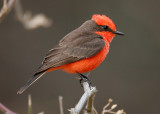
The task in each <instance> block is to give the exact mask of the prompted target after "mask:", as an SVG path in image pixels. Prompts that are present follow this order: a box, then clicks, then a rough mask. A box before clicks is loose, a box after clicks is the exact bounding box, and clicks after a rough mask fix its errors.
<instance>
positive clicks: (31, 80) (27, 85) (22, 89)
mask: <svg viewBox="0 0 160 114" xmlns="http://www.w3.org/2000/svg"><path fill="white" fill-rule="evenodd" d="M45 73H46V71H44V72H40V73H36V74H35V75H34V76H33V77H32V78H31V79H29V80H28V81H27V83H26V84H25V85H24V86H23V87H21V88H20V89H19V91H18V92H17V94H22V93H23V92H24V91H25V90H26V89H27V88H28V87H29V86H31V85H32V84H33V83H34V82H35V81H37V80H38V79H39V78H41V77H42V76H43V75H44V74H45Z"/></svg>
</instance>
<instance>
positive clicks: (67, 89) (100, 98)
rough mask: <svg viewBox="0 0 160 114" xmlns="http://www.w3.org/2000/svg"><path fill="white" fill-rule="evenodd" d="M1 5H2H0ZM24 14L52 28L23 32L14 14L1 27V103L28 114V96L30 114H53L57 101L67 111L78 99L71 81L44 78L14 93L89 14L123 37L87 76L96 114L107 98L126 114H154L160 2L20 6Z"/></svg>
mask: <svg viewBox="0 0 160 114" xmlns="http://www.w3.org/2000/svg"><path fill="white" fill-rule="evenodd" d="M0 3H1V5H2V3H3V1H2V0H0ZM21 3H22V6H23V8H24V10H31V11H32V13H33V14H37V13H44V14H45V15H47V16H48V17H49V18H51V19H53V26H51V27H49V28H38V29H36V30H33V31H29V30H26V29H24V27H23V26H22V25H21V24H20V23H19V22H18V21H17V20H16V17H15V13H14V11H11V12H10V13H9V15H8V16H7V17H6V18H5V19H4V20H3V22H2V23H0V36H1V37H0V102H1V103H3V104H4V105H6V106H7V107H8V108H10V109H11V110H13V111H15V112H17V113H19V114H27V99H28V98H27V97H28V94H31V95H32V101H33V112H34V114H36V113H38V112H40V111H44V112H45V114H58V113H59V104H58V96H59V95H62V96H63V97H64V110H65V113H69V112H68V111H67V109H69V108H72V107H74V106H75V104H76V103H77V102H78V100H79V98H80V97H81V95H82V94H83V89H82V88H81V87H80V84H79V81H78V80H77V79H75V75H72V74H67V73H65V72H62V71H59V70H57V71H54V72H50V73H47V74H46V75H45V76H44V77H42V78H41V79H40V80H38V81H37V82H36V83H35V84H34V85H32V86H31V87H30V88H29V89H28V90H27V91H25V92H24V93H23V94H22V95H17V90H18V89H19V88H20V87H21V86H22V85H23V84H24V83H25V82H26V81H27V80H28V79H29V78H30V77H31V76H32V73H33V72H34V71H35V70H36V69H37V68H38V67H39V66H40V65H41V62H42V60H43V57H44V56H45V54H46V53H47V52H48V50H49V49H51V48H52V47H54V46H55V45H56V44H57V43H58V41H59V40H60V39H61V38H62V37H63V36H65V35H66V34H67V33H69V32H70V31H72V30H73V29H75V28H77V27H79V26H80V25H81V24H82V23H83V22H84V21H86V20H89V19H91V16H92V15H93V14H105V15H107V16H109V17H110V18H111V19H112V20H113V21H114V23H115V24H116V27H117V30H119V31H122V32H124V33H125V36H116V37H115V38H114V40H113V41H112V43H111V47H110V52H109V54H108V56H107V59H106V60H105V61H104V62H103V63H102V64H101V65H100V66H99V67H98V68H97V69H95V70H94V71H92V72H91V74H90V79H91V81H92V85H93V86H96V87H97V89H98V93H97V94H96V97H95V103H94V105H95V107H96V109H97V110H98V112H100V111H101V110H102V108H103V106H104V105H105V104H107V101H108V99H109V98H112V99H113V100H114V103H117V104H118V109H122V108H123V109H124V110H125V112H127V114H159V107H160V105H159V102H160V35H159V27H160V23H159V20H160V15H159V11H160V7H159V4H160V1H158V0H154V1H150V0H147V1H146V0H132V1H129V0H101V1H98V0H97V1H93V0H87V1H86V0H78V1H76V0H66V1H64V0H63V1H62V0H41V1H39V0H34V1H33V0H21Z"/></svg>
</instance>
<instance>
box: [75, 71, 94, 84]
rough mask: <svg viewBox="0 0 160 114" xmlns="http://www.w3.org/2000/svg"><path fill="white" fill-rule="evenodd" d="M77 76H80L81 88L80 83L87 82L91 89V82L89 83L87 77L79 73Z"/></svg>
mask: <svg viewBox="0 0 160 114" xmlns="http://www.w3.org/2000/svg"><path fill="white" fill-rule="evenodd" d="M78 75H79V76H80V78H81V79H80V84H81V86H82V87H83V84H82V81H85V82H87V83H88V84H89V87H91V81H90V79H89V78H88V77H87V76H85V75H83V74H81V73H78Z"/></svg>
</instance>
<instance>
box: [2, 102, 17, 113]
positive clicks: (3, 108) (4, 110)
mask: <svg viewBox="0 0 160 114" xmlns="http://www.w3.org/2000/svg"><path fill="white" fill-rule="evenodd" d="M0 110H1V111H3V112H4V113H5V114H17V113H15V112H13V111H11V110H10V109H8V108H7V107H5V106H4V105H3V104H2V103H0Z"/></svg>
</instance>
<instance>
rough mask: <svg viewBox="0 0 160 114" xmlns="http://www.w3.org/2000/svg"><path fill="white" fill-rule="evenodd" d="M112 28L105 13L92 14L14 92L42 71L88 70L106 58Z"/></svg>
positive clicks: (25, 87) (26, 86) (113, 32)
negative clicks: (90, 17) (89, 18)
mask: <svg viewBox="0 0 160 114" xmlns="http://www.w3.org/2000/svg"><path fill="white" fill-rule="evenodd" d="M115 34H118V35H123V33H122V32H119V31H116V28H115V24H114V23H113V21H112V20H111V19H110V18H108V17H106V16H105V15H93V16H92V19H91V20H88V21H86V22H84V23H83V24H82V25H81V26H80V27H78V28H77V29H75V30H73V31H72V32H70V33H69V34H67V35H66V36H65V37H64V38H62V40H60V42H59V44H58V45H57V46H55V47H54V48H53V49H51V50H50V51H49V53H48V54H47V55H46V56H45V58H44V61H43V63H42V66H40V67H39V69H38V70H37V71H36V72H35V74H34V76H33V77H32V78H31V79H30V80H29V81H28V82H27V83H26V84H25V85H24V86H23V87H22V88H20V90H19V91H18V94H21V93H22V92H24V90H26V89H27V88H28V87H29V86H30V85H31V84H33V83H34V82H35V81H36V80H38V79H39V78H40V77H42V76H43V75H44V74H45V73H47V72H50V71H54V70H57V69H61V70H63V71H66V72H68V73H78V74H80V75H83V74H81V73H84V72H89V71H91V70H93V69H95V68H96V67H97V66H98V65H99V64H100V63H101V62H102V61H103V60H104V59H105V57H106V55H107V53H108V51H109V45H110V42H111V41H112V39H113V37H114V36H115Z"/></svg>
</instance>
